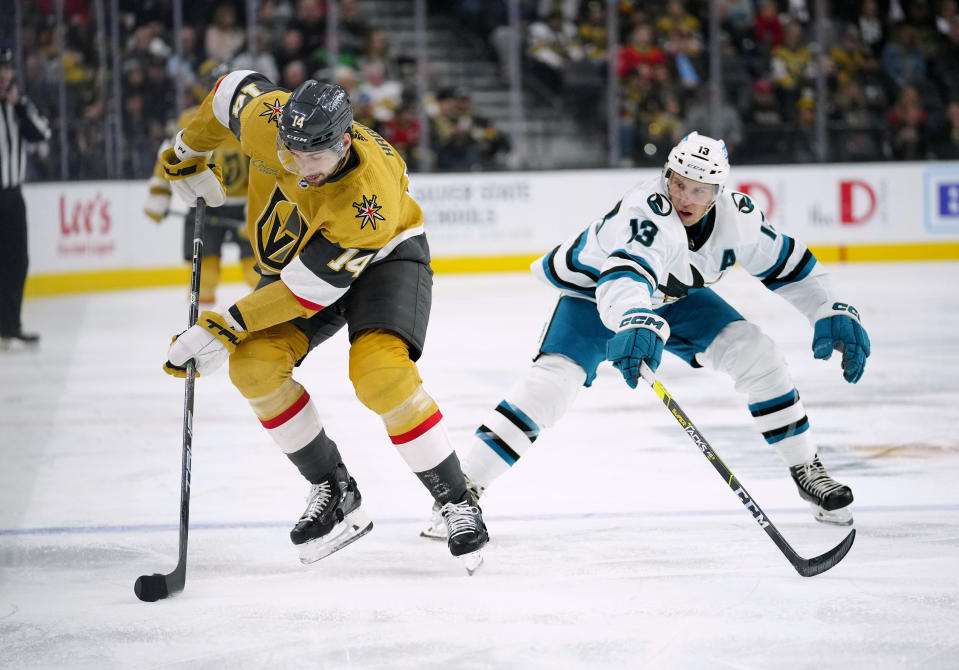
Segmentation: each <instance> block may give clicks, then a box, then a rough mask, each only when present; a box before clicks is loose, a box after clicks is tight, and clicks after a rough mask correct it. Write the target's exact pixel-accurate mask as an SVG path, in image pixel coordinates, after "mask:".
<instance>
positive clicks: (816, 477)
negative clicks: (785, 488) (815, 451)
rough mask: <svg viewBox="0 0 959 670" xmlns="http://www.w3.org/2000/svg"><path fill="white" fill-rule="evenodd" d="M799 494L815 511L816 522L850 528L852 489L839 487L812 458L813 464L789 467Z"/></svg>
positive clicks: (816, 458)
mask: <svg viewBox="0 0 959 670" xmlns="http://www.w3.org/2000/svg"><path fill="white" fill-rule="evenodd" d="M789 472H790V474H791V475H792V478H793V481H794V482H796V486H797V487H798V488H799V495H800V496H801V497H802V498H803V500H806V501H808V502H809V504H810V505H811V506H812V508H813V514H814V516H815V518H816V521H821V522H823V523H831V524H835V525H837V526H851V525H852V512H851V511H850V510H849V505H850V504H851V503H852V489H850V488H849V487H848V486H846V485H845V484H840V483H839V482H837V481H836V480H835V479H833V478H832V477H830V476H829V475H828V474H827V473H826V468H825V467H824V466H823V464H822V463H821V462H820V460H819V456H818V455H817V456H813V458H812V460H811V461H806V462H805V463H802V464H800V465H793V466H792V467H790V468H789Z"/></svg>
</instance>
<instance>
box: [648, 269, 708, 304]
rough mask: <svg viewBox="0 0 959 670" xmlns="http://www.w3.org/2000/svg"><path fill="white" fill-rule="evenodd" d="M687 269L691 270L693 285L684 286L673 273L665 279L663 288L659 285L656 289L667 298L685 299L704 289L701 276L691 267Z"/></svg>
mask: <svg viewBox="0 0 959 670" xmlns="http://www.w3.org/2000/svg"><path fill="white" fill-rule="evenodd" d="M689 269H690V270H692V274H693V283H692V284H684V283H683V282H681V281H680V280H679V279H677V278H676V276H675V275H674V274H673V273H671V272H670V273H669V277H667V279H666V285H665V286H663V285H662V284H660V285H659V286H658V287H657V288H658V289H659V290H660V291H662V293H663V295H664V296H666V297H667V298H673V299H674V300H675V299H678V298H685V297H686V296H687V295H689V294H690V293H692V292H693V291H696V290H698V289H701V288H704V287H705V286H706V283H705V281H704V280H703V276H702V275H701V274H700V273H699V270H697V269H696V268H695V267H693V266H692V265H690V266H689Z"/></svg>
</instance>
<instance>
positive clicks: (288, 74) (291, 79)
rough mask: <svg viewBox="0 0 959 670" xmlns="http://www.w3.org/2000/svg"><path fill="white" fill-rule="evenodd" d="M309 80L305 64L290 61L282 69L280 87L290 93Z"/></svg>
mask: <svg viewBox="0 0 959 670" xmlns="http://www.w3.org/2000/svg"><path fill="white" fill-rule="evenodd" d="M309 78H310V72H309V70H307V68H306V63H304V62H303V61H301V60H291V61H290V62H289V63H287V64H286V66H285V67H284V68H283V79H282V80H281V81H280V85H281V86H282V87H283V88H288V89H290V90H291V91H292V90H294V89H296V87H297V86H299V85H300V84H302V83H303V82H304V81H306V80H307V79H309Z"/></svg>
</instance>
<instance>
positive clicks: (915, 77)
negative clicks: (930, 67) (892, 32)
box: [882, 25, 926, 88]
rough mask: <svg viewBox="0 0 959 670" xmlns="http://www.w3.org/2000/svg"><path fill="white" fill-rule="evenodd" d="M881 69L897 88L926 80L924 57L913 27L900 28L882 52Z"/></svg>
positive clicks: (917, 35) (917, 34)
mask: <svg viewBox="0 0 959 670" xmlns="http://www.w3.org/2000/svg"><path fill="white" fill-rule="evenodd" d="M882 67H883V70H885V72H886V74H887V75H888V76H889V77H890V78H891V79H892V81H893V82H894V83H895V85H896V87H897V88H902V87H903V86H907V85H909V84H915V83H917V82H920V81H922V80H923V79H925V78H926V57H925V56H924V55H923V53H922V49H921V48H920V47H919V33H918V32H917V31H916V29H915V28H914V27H913V26H908V25H904V26H900V28H899V30H898V32H897V33H896V38H895V39H894V40H893V41H892V42H890V43H889V44H887V45H886V48H885V49H884V50H883V52H882Z"/></svg>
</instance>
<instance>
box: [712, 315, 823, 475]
mask: <svg viewBox="0 0 959 670" xmlns="http://www.w3.org/2000/svg"><path fill="white" fill-rule="evenodd" d="M697 359H698V360H699V362H700V363H702V364H704V365H708V366H710V367H712V368H714V369H716V370H721V371H722V372H725V373H726V374H728V375H729V376H730V377H731V378H732V380H733V382H734V383H735V385H736V390H737V391H739V392H740V393H745V394H746V398H747V402H748V403H749V412H750V413H751V414H752V416H753V420H754V421H755V423H756V428H758V429H759V432H760V433H762V436H763V439H765V440H766V442H767V443H768V444H770V445H771V446H773V447H774V448H775V449H776V451H777V452H778V453H779V456H780V457H781V458H782V459H783V462H784V463H785V464H786V465H790V466H791V465H798V464H799V463H805V462H806V461H808V460H810V459H811V458H812V457H813V456H814V455H815V453H816V448H815V446H814V445H813V443H812V441H811V440H810V438H809V433H808V430H809V419H808V418H807V417H806V410H805V408H804V407H803V404H802V401H801V400H800V399H799V393H798V392H797V391H796V387H795V385H794V384H793V380H792V376H791V375H790V374H789V368H788V367H787V366H786V360H785V359H784V358H783V355H782V353H781V352H780V351H779V348H778V347H777V346H776V344H775V343H774V342H773V341H772V340H771V339H770V338H769V337H768V336H767V335H765V334H764V333H763V332H762V331H761V330H760V329H759V327H758V326H756V325H754V324H751V323H749V322H748V321H734V322H732V323H730V324H729V325H727V326H726V327H725V328H723V330H722V331H721V332H720V333H719V335H717V336H716V337H715V339H713V341H712V344H710V345H709V347H708V348H707V349H706V351H705V352H704V353H703V354H700V355H699V356H698V357H697Z"/></svg>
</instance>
